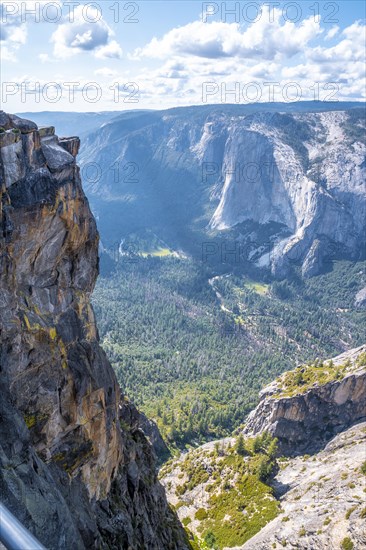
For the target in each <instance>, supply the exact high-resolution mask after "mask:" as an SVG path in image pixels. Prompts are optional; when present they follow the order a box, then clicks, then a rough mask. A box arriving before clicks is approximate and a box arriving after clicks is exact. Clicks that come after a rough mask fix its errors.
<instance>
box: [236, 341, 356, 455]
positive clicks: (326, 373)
mask: <svg viewBox="0 0 366 550" xmlns="http://www.w3.org/2000/svg"><path fill="white" fill-rule="evenodd" d="M365 387H366V346H361V347H359V348H356V349H353V350H350V351H347V352H345V353H342V354H341V355H338V356H337V357H335V358H334V359H332V360H330V361H325V362H324V363H321V362H316V364H314V365H308V366H299V367H298V368H297V369H295V370H294V371H290V372H287V373H285V374H283V375H282V376H281V377H280V378H279V379H277V380H276V381H275V382H273V383H272V384H270V385H269V386H267V387H266V388H264V390H262V392H261V394H260V402H259V404H258V406H257V408H256V409H254V411H252V412H251V413H250V415H249V416H248V419H247V422H246V424H245V429H244V433H245V434H246V435H256V434H258V433H262V432H263V431H269V432H270V433H271V434H272V435H273V436H274V437H276V438H277V439H278V442H279V448H280V451H281V452H283V453H284V454H286V455H296V454H304V453H305V452H307V453H308V452H314V451H317V450H319V449H321V448H323V447H324V445H325V444H326V442H327V441H329V440H330V439H331V438H332V437H334V436H335V435H336V434H337V433H340V432H342V431H344V430H345V429H347V428H348V427H349V426H352V424H354V423H356V422H360V421H361V420H364V419H365V418H366V399H365Z"/></svg>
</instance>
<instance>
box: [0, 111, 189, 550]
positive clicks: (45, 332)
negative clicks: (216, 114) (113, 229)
mask: <svg viewBox="0 0 366 550" xmlns="http://www.w3.org/2000/svg"><path fill="white" fill-rule="evenodd" d="M0 128H1V130H0V178H1V183H0V185H1V203H0V224H1V233H0V266H1V268H0V332H1V356H0V385H1V395H2V399H1V403H0V407H1V411H0V413H1V414H0V433H1V440H0V494H1V497H0V498H1V501H2V502H3V503H4V504H5V505H6V506H8V508H9V509H10V510H11V511H12V512H13V513H14V514H15V515H16V516H17V517H18V518H19V519H20V520H21V521H22V522H23V523H24V524H25V525H26V526H27V527H28V528H29V529H30V530H31V531H32V532H33V533H34V534H35V535H36V536H37V537H38V538H39V540H40V541H41V542H42V543H43V544H44V545H45V546H46V547H47V548H49V549H50V550H51V549H52V550H53V549H61V548H63V549H64V548H75V549H80V550H81V549H85V548H88V549H92V548H95V549H97V548H98V549H99V548H103V549H104V548H110V549H112V548H115V549H117V548H118V549H121V548H126V549H127V548H129V549H133V550H135V549H136V550H137V549H141V550H142V549H144V550H145V549H151V550H154V549H156V550H161V549H163V548H164V549H172V550H173V549H184V548H187V543H186V541H185V536H184V533H183V531H182V530H181V527H180V525H179V522H178V521H177V519H176V516H175V515H174V514H173V513H172V512H171V510H170V508H169V506H168V504H167V501H166V498H165V494H164V490H163V489H162V487H161V486H160V484H159V482H158V481H157V478H156V474H155V460H154V453H153V451H152V447H151V445H150V443H149V441H148V440H147V439H146V437H145V435H144V433H143V432H142V430H141V429H140V424H141V422H139V421H138V420H137V421H136V419H138V417H139V413H138V412H137V411H136V410H135V409H134V408H133V406H132V405H130V406H129V409H130V412H131V411H132V413H131V414H128V415H126V414H125V407H124V406H123V398H122V399H121V395H120V389H119V387H118V384H117V381H116V378H115V375H114V372H113V370H112V368H111V366H110V364H109V362H108V360H107V358H106V356H105V354H104V352H103V351H102V349H101V348H100V346H99V343H98V332H97V328H96V324H95V319H94V314H93V310H92V308H91V305H90V302H89V299H90V294H91V292H92V290H93V287H94V283H95V280H96V277H97V274H98V240H99V238H98V232H97V229H96V224H95V220H94V218H93V216H92V214H91V211H90V209H89V204H88V201H87V199H86V197H85V195H84V192H83V190H82V186H81V179H80V171H79V167H78V166H77V164H76V162H75V156H76V155H77V153H78V149H79V139H78V138H76V137H73V138H62V139H59V138H58V137H57V136H56V135H55V130H54V128H53V127H44V128H38V127H37V125H36V124H35V123H33V122H31V121H29V120H26V119H21V118H19V117H17V116H14V115H7V114H5V113H4V112H2V111H1V112H0Z"/></svg>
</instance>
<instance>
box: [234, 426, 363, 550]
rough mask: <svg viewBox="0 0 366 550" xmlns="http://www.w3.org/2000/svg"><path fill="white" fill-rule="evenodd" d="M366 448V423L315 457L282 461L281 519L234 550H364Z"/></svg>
mask: <svg viewBox="0 0 366 550" xmlns="http://www.w3.org/2000/svg"><path fill="white" fill-rule="evenodd" d="M365 444H366V424H365V423H361V424H357V425H356V426H353V427H352V428H348V430H346V431H345V432H343V433H341V434H338V435H337V436H335V437H334V439H332V441H330V442H329V443H328V445H327V446H326V447H325V449H324V450H322V451H321V452H320V453H318V454H316V455H315V456H312V457H309V456H303V457H298V458H292V459H289V460H287V461H282V462H281V469H280V471H279V472H278V474H277V475H276V477H275V479H274V480H273V486H274V489H275V493H276V494H277V495H278V496H279V497H280V502H281V508H282V513H281V514H280V515H279V516H278V517H277V518H275V519H274V520H273V521H271V522H269V523H268V524H267V525H266V526H265V527H264V528H263V529H262V530H261V531H260V532H259V533H258V534H257V535H255V536H254V537H253V538H251V539H250V540H249V541H248V542H246V543H245V544H244V545H243V546H238V547H235V548H232V549H231V550H269V549H271V548H277V549H280V548H284V547H286V548H296V549H297V550H330V549H332V550H344V549H345V548H350V549H351V548H353V549H354V550H356V549H359V548H365V546H366V533H365V529H364V521H365V493H364V487H365V482H364V477H365V476H364V473H362V465H363V464H364V463H365ZM347 543H348V545H347ZM351 543H352V544H351Z"/></svg>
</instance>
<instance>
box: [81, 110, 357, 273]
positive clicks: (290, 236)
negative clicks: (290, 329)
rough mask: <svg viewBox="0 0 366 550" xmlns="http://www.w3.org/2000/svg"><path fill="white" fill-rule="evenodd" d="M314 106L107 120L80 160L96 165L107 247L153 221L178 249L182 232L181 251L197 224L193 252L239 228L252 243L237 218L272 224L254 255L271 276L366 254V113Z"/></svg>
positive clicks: (92, 192) (94, 187) (97, 202)
mask: <svg viewBox="0 0 366 550" xmlns="http://www.w3.org/2000/svg"><path fill="white" fill-rule="evenodd" d="M285 108H286V109H285ZM290 108H291V109H292V112H284V111H285V110H289V109H290ZM276 109H277V112H274V111H275V110H276ZM314 109H316V107H314V106H313V105H312V104H302V103H300V104H295V105H292V106H289V105H287V106H285V105H282V106H281V105H277V106H276V105H256V106H225V105H223V106H204V107H200V108H194V109H193V108H188V107H187V108H183V109H172V110H169V111H161V112H157V111H156V112H154V113H148V112H143V111H142V112H137V113H135V114H132V115H131V114H128V115H121V116H120V117H118V118H114V119H113V120H112V121H111V122H110V123H109V124H104V125H103V126H102V127H101V128H100V129H99V130H97V131H96V132H94V133H91V134H90V135H89V136H88V138H87V139H86V141H85V147H83V150H82V153H81V158H82V162H83V165H84V166H86V167H87V166H88V163H90V162H97V164H98V166H99V167H100V173H99V174H97V173H93V175H90V177H89V181H88V183H87V186H88V193H89V196H90V198H91V200H92V204H93V208H95V209H96V211H98V214H99V215H100V224H101V231H102V236H103V240H105V241H106V245H111V244H112V243H114V242H115V240H116V237H117V240H118V239H119V240H121V239H122V238H124V237H125V235H126V233H127V232H128V231H134V230H135V229H140V228H141V227H145V228H146V227H149V228H154V230H156V229H157V228H158V229H159V231H160V235H161V236H164V239H165V240H168V242H170V243H171V244H172V245H173V247H174V245H177V243H176V242H175V241H177V239H178V237H177V235H188V236H189V238H187V237H186V238H185V239H182V238H181V239H180V241H178V245H179V244H180V243H182V247H183V246H184V244H185V243H186V241H189V242H192V239H194V235H192V234H191V233H190V232H189V230H190V229H192V228H194V229H195V230H196V231H197V232H199V239H200V241H199V243H197V247H198V248H199V246H200V245H201V244H202V239H203V236H202V235H206V236H212V234H213V235H214V236H218V237H219V238H220V237H221V236H222V235H224V236H226V237H227V238H228V239H229V238H230V235H231V233H230V231H231V230H233V231H234V232H235V229H234V228H237V229H238V230H239V231H240V234H241V237H242V238H243V239H244V238H245V239H247V238H249V235H250V234H251V231H252V229H251V230H250V232H247V233H246V232H245V228H244V225H245V224H246V223H247V224H249V223H253V222H254V223H255V224H258V225H259V228H258V230H257V233H260V232H261V228H260V226H263V225H267V224H276V227H277V231H276V232H273V234H272V236H271V239H269V241H268V240H267V241H268V242H265V243H263V242H258V247H257V248H258V249H260V247H261V246H263V245H266V246H265V249H264V251H263V252H264V253H263V252H260V253H259V254H258V255H256V256H255V257H253V262H258V265H260V266H261V267H264V268H270V269H271V270H272V272H273V274H274V275H275V276H277V277H278V278H282V277H286V276H288V274H289V273H291V271H292V269H293V267H294V266H301V268H302V273H303V276H304V277H311V276H314V275H317V274H318V273H320V272H321V271H322V269H323V268H324V265H325V263H326V262H327V261H329V260H332V259H334V258H335V259H339V258H344V257H346V258H350V259H355V260H356V259H359V258H362V257H365V230H364V219H365V217H366V188H365V185H364V182H365V178H366V163H365V154H366V144H365V118H364V109H363V107H360V108H354V109H347V107H346V106H345V108H344V109H343V110H342V106H341V105H340V104H339V107H337V110H334V109H335V107H334V104H332V109H333V110H330V109H331V107H330V106H329V105H328V104H327V103H324V104H321V105H320V106H318V109H319V110H320V112H314ZM304 111H305V112H304ZM306 111H307V112H306ZM110 144H111V146H110ZM111 167H112V168H111ZM106 199H107V200H110V199H113V201H114V209H115V211H112V209H111V206H110V202H108V205H107V204H105V203H104V201H105V200H106ZM121 213H122V215H121ZM111 216H113V217H114V222H115V223H113V225H111V223H110V217H111ZM104 220H105V221H104ZM124 220H126V221H125V222H124ZM127 220H128V223H127ZM111 226H113V234H111V229H110V227H111ZM173 228H174V229H173ZM188 228H189V230H188ZM279 228H281V229H279ZM248 231H249V230H248ZM251 238H252V237H251ZM252 240H253V239H252ZM256 240H257V238H254V241H256ZM108 241H109V242H108ZM268 249H269V250H268ZM268 251H269V252H270V254H268Z"/></svg>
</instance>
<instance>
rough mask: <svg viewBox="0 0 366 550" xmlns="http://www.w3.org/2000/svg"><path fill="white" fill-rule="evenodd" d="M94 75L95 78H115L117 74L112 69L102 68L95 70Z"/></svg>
mask: <svg viewBox="0 0 366 550" xmlns="http://www.w3.org/2000/svg"><path fill="white" fill-rule="evenodd" d="M94 74H95V75H96V76H103V77H105V78H112V77H113V76H116V75H117V74H118V73H117V71H115V70H113V69H109V67H102V68H100V69H97V70H96V71H94Z"/></svg>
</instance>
